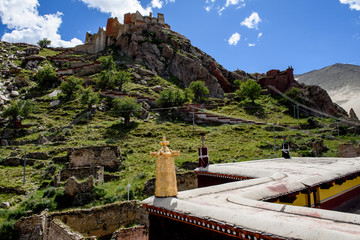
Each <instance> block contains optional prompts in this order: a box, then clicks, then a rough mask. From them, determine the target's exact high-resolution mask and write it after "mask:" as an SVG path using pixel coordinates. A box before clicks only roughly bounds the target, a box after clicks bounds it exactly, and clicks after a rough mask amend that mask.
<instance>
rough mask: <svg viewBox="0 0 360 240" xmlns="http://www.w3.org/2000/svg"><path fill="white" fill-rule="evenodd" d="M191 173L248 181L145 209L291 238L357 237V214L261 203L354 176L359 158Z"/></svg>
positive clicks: (155, 201)
mask: <svg viewBox="0 0 360 240" xmlns="http://www.w3.org/2000/svg"><path fill="white" fill-rule="evenodd" d="M195 171H198V172H209V173H216V174H224V175H232V176H242V177H248V178H253V179H250V180H246V181H238V182H232V183H226V184H221V185H216V186H210V187H204V188H197V189H193V190H189V191H182V192H179V193H178V196H177V198H155V197H150V198H148V199H146V200H144V201H143V203H144V204H146V205H148V206H154V207H157V208H162V209H166V210H169V211H172V212H177V213H182V214H184V215H189V216H194V217H198V218H201V219H212V220H214V221H218V222H222V223H225V224H227V225H232V226H238V227H241V228H242V229H248V230H249V231H252V232H262V233H266V234H271V235H274V236H279V237H282V238H294V239H309V240H310V239H318V240H320V239H324V240H325V239H334V240H335V239H360V215H357V214H350V213H342V212H336V211H329V210H322V209H317V208H306V207H297V206H291V205H283V204H274V203H269V202H263V201H262V200H264V199H271V198H276V197H279V196H282V195H287V194H289V193H292V192H298V191H301V190H303V189H306V188H308V187H314V186H319V185H321V184H322V183H325V182H330V181H333V180H336V179H338V178H342V177H344V176H347V175H351V174H354V173H357V172H360V158H359V157H358V158H292V159H283V158H277V159H265V160H255V161H247V162H238V163H226V164H215V165H210V166H208V167H207V168H206V169H203V168H198V169H196V170H195Z"/></svg>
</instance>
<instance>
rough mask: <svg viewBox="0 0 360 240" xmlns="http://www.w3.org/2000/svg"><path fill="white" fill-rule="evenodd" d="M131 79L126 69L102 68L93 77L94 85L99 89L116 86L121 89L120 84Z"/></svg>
mask: <svg viewBox="0 0 360 240" xmlns="http://www.w3.org/2000/svg"><path fill="white" fill-rule="evenodd" d="M130 80H131V75H130V73H128V72H126V71H122V70H119V71H116V70H109V71H108V70H104V71H101V73H100V75H99V76H98V77H97V78H96V79H95V82H96V85H97V86H98V87H99V88H100V89H115V88H118V89H119V91H121V89H122V86H123V85H124V84H125V83H126V82H129V81H130Z"/></svg>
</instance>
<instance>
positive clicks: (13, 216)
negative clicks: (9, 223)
mask: <svg viewBox="0 0 360 240" xmlns="http://www.w3.org/2000/svg"><path fill="white" fill-rule="evenodd" d="M28 215H29V214H28V212H26V211H25V210H24V209H22V208H20V209H16V210H12V211H9V212H8V214H7V219H8V220H17V219H19V218H21V217H23V216H28Z"/></svg>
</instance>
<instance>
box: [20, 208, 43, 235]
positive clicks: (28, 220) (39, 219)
mask: <svg viewBox="0 0 360 240" xmlns="http://www.w3.org/2000/svg"><path fill="white" fill-rule="evenodd" d="M45 227H46V213H42V214H41V215H33V216H31V217H24V218H21V219H20V220H19V221H17V222H16V223H15V229H17V230H18V231H19V233H20V238H19V239H24V240H25V239H31V240H42V239H43V232H44V229H45Z"/></svg>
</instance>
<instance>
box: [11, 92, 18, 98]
mask: <svg viewBox="0 0 360 240" xmlns="http://www.w3.org/2000/svg"><path fill="white" fill-rule="evenodd" d="M10 96H11V97H18V96H20V93H19V92H18V91H11V93H10Z"/></svg>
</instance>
